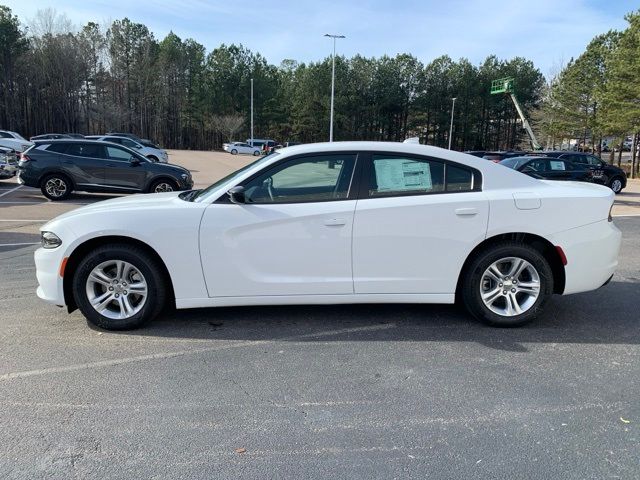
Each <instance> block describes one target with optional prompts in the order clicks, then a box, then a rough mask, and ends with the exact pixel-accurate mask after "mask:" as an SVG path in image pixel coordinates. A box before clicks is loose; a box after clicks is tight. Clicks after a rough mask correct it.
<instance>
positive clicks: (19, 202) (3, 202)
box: [0, 192, 100, 205]
mask: <svg viewBox="0 0 640 480" xmlns="http://www.w3.org/2000/svg"><path fill="white" fill-rule="evenodd" d="M7 193H8V192H7ZM96 201H100V200H96ZM0 204H9V205H14V204H15V205H18V204H19V205H54V203H53V202H22V201H16V202H11V201H8V200H4V201H2V202H0ZM57 205H91V203H74V202H64V203H59V204H57Z"/></svg>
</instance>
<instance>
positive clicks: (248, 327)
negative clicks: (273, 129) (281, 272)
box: [126, 282, 640, 352]
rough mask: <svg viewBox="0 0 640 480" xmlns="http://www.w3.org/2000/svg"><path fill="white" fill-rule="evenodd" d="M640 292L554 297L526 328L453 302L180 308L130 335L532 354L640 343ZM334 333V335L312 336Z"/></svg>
mask: <svg viewBox="0 0 640 480" xmlns="http://www.w3.org/2000/svg"><path fill="white" fill-rule="evenodd" d="M639 288H640V287H639V285H638V283H637V282H612V283H610V284H609V285H607V286H606V287H603V288H601V289H600V290H597V291H595V292H590V293H585V294H578V295H571V296H566V297H561V296H554V297H552V298H551V299H550V300H549V302H548V303H547V305H546V309H545V313H544V314H543V316H542V317H541V318H539V319H538V320H536V321H534V322H533V323H531V324H529V325H527V326H524V327H521V328H506V329H505V328H492V327H488V326H485V325H483V324H481V323H479V322H477V321H475V320H474V319H473V318H472V317H470V316H469V315H468V314H467V313H466V312H465V311H464V309H462V308H461V307H458V306H454V305H416V304H411V305H406V304H404V305H392V304H384V305H377V304H376V305H337V306H270V307H233V308H232V307H224V308H208V309H193V310H179V311H174V312H165V313H164V314H163V315H161V316H160V317H159V318H158V319H156V320H155V321H154V322H152V323H151V324H149V325H147V326H145V327H144V328H142V329H140V330H136V331H134V332H126V333H127V334H129V335H130V334H136V335H141V336H150V337H154V336H155V337H172V338H192V339H209V340H242V341H256V340H265V341H272V340H284V341H287V340H290V341H295V342H305V341H308V342H317V341H322V342H328V341H375V342H385V341H393V342H398V341H407V342H440V341H442V342H476V343H481V344H483V345H486V346H487V347H489V348H493V349H497V350H507V351H514V352H527V351H528V349H527V347H526V344H527V343H569V344H572V343H590V344H594V343H595V344H597V343H602V344H638V343H640V322H638V311H637V305H638V303H637V294H638V291H639ZM380 325H386V326H387V327H388V328H376V326H380ZM349 330H352V331H349ZM331 331H336V333H335V334H329V335H325V334H323V335H322V336H320V335H319V336H318V337H316V338H314V337H313V334H314V333H319V334H320V333H323V332H331ZM341 331H342V332H341ZM288 337H289V338H288Z"/></svg>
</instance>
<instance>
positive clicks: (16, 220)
mask: <svg viewBox="0 0 640 480" xmlns="http://www.w3.org/2000/svg"><path fill="white" fill-rule="evenodd" d="M48 221H49V220H36V219H33V218H32V219H27V218H21V219H11V220H8V219H4V218H0V222H16V223H22V222H32V223H45V222H48Z"/></svg>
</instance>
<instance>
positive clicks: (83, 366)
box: [0, 323, 397, 381]
mask: <svg viewBox="0 0 640 480" xmlns="http://www.w3.org/2000/svg"><path fill="white" fill-rule="evenodd" d="M396 327H397V325H396V324H395V323H383V324H381V325H371V326H364V327H354V328H342V329H339V330H327V331H324V332H317V333H306V334H301V335H291V336H288V337H281V338H274V339H273V340H252V341H246V342H237V343H232V344H225V345H215V346H212V347H207V348H197V349H193V350H178V351H176V352H165V353H153V354H149V355H138V356H135V357H125V358H114V359H112V360H100V361H97V362H87V363H78V364H75V365H67V366H63V367H50V368H41V369H37V370H25V371H21V372H10V373H5V374H3V375H0V381H4V380H11V379H14V378H25V377H33V376H36V375H46V374H49V373H65V372H74V371H77V370H88V369H90V368H101V367H112V366H116V365H124V364H127V363H134V362H144V361H147V360H161V359H169V358H175V357H184V356H187V355H196V354H199V353H208V352H215V351H218V350H230V349H234V348H243V347H252V346H256V345H268V344H273V343H277V342H288V341H292V340H303V339H305V338H322V337H332V336H335V335H344V334H347V333H359V332H371V331H376V330H386V329H389V328H396Z"/></svg>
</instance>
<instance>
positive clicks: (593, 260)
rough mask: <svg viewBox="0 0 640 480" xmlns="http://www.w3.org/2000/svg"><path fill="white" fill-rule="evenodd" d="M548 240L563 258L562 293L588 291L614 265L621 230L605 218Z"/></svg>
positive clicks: (607, 276)
mask: <svg viewBox="0 0 640 480" xmlns="http://www.w3.org/2000/svg"><path fill="white" fill-rule="evenodd" d="M550 240H551V241H552V242H553V244H554V245H558V246H560V247H561V248H562V250H563V251H564V253H565V255H566V257H567V265H566V266H565V288H564V292H563V293H564V294H565V295H567V294H570V293H580V292H588V291H591V290H596V289H598V288H600V287H601V286H603V285H604V284H605V283H606V282H607V281H608V280H609V279H610V278H611V276H612V275H613V274H614V272H615V270H616V268H617V266H618V254H619V252H620V243H621V241H622V233H621V232H620V230H618V228H617V227H616V226H615V225H614V224H613V222H609V221H607V220H602V221H600V222H596V223H591V224H589V225H584V226H582V227H577V228H572V229H571V230H565V231H564V232H560V233H557V234H555V235H553V236H552V237H551V238H550Z"/></svg>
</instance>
